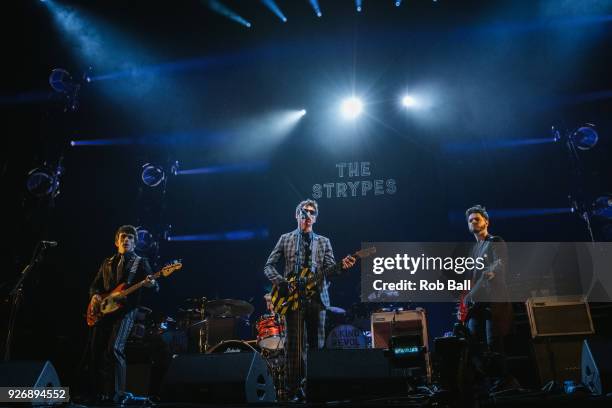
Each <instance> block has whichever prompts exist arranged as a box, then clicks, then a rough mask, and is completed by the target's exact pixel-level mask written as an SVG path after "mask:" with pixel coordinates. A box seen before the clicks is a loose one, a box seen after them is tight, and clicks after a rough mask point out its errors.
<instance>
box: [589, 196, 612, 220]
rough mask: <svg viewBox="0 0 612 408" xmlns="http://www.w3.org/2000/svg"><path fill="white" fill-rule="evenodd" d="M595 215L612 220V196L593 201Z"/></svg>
mask: <svg viewBox="0 0 612 408" xmlns="http://www.w3.org/2000/svg"><path fill="white" fill-rule="evenodd" d="M593 215H595V216H597V217H603V218H606V219H612V195H605V196H601V197H598V198H597V199H595V201H593Z"/></svg>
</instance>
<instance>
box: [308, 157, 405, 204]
mask: <svg viewBox="0 0 612 408" xmlns="http://www.w3.org/2000/svg"><path fill="white" fill-rule="evenodd" d="M371 168H372V163H371V162H369V161H361V162H348V163H344V162H341V163H336V168H335V169H334V170H335V174H336V176H337V180H336V181H333V182H332V181H329V182H325V183H321V184H314V185H313V186H312V196H313V198H315V199H320V198H348V197H368V196H380V195H385V194H387V195H389V194H395V193H396V192H397V182H396V180H395V179H394V178H387V179H385V178H380V177H376V176H373V175H372V170H371Z"/></svg>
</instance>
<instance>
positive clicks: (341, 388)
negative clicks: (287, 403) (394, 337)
mask: <svg viewBox="0 0 612 408" xmlns="http://www.w3.org/2000/svg"><path fill="white" fill-rule="evenodd" d="M387 354H388V353H387V352H386V351H385V350H380V349H347V350H340V349H338V350H316V351H310V352H308V360H307V370H306V372H307V378H306V396H307V400H308V401H309V402H321V401H340V400H359V399H366V398H375V397H380V396H389V395H401V394H405V393H406V391H407V382H408V380H410V373H409V372H407V370H404V369H397V368H394V366H393V363H392V361H391V360H390V359H389V357H388V356H387ZM421 374H423V373H421Z"/></svg>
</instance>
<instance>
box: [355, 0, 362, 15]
mask: <svg viewBox="0 0 612 408" xmlns="http://www.w3.org/2000/svg"><path fill="white" fill-rule="evenodd" d="M362 2H363V0H355V8H357V12H358V13H360V12H361V4H362Z"/></svg>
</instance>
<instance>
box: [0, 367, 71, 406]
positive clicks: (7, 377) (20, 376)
mask: <svg viewBox="0 0 612 408" xmlns="http://www.w3.org/2000/svg"><path fill="white" fill-rule="evenodd" d="M61 386H62V385H61V383H60V380H59V377H58V375H57V372H56V371H55V367H53V364H51V362H50V361H5V362H0V387H61ZM58 403H61V401H56V400H40V401H35V402H34V404H35V405H36V406H40V405H55V404H58ZM34 404H33V405H34Z"/></svg>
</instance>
